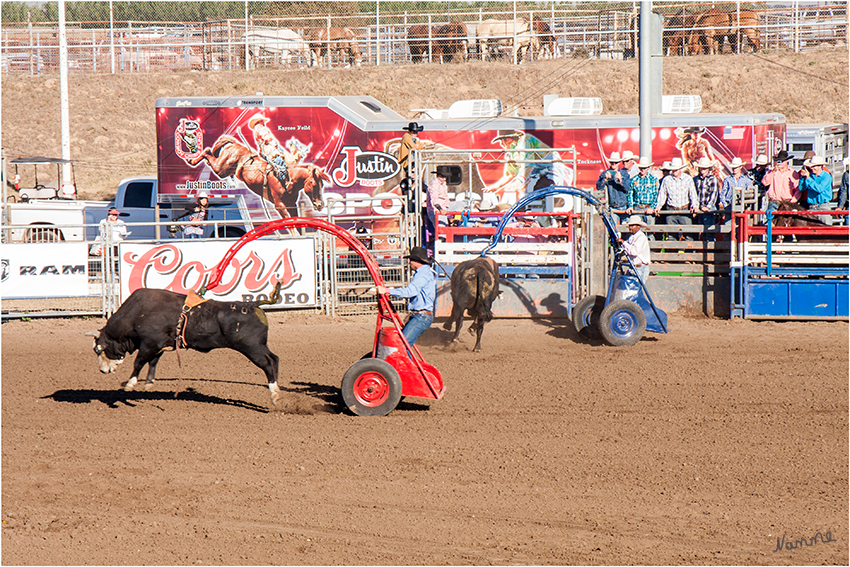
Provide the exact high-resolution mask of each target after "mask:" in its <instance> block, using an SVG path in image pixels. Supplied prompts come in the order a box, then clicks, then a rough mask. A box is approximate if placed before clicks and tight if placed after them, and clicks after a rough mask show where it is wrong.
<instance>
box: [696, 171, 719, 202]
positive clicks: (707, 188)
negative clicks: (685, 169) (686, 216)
mask: <svg viewBox="0 0 850 567" xmlns="http://www.w3.org/2000/svg"><path fill="white" fill-rule="evenodd" d="M694 187H695V188H696V190H697V194H698V195H699V206H700V207H706V208H709V209H716V208H717V197H718V195H719V194H720V183H719V182H718V181H717V178H716V177H715V176H714V175H712V174H711V173H709V174H708V175H706V176H705V177H703V176H702V175H697V176H696V177H694Z"/></svg>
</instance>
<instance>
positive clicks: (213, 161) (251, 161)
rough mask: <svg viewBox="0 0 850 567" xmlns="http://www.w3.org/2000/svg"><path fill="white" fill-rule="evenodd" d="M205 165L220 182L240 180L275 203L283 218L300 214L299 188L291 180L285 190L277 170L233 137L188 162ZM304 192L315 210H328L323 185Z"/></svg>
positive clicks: (312, 186)
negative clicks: (298, 205) (324, 208)
mask: <svg viewBox="0 0 850 567" xmlns="http://www.w3.org/2000/svg"><path fill="white" fill-rule="evenodd" d="M202 161H205V162H206V163H207V165H208V166H209V167H210V169H212V171H213V173H215V174H216V176H218V178H219V179H225V178H227V177H232V178H234V179H238V180H239V181H241V182H242V183H244V184H245V186H246V187H247V188H248V189H250V190H251V191H252V192H254V193H256V194H257V195H258V196H260V197H261V198H262V199H265V200H266V201H271V202H272V203H274V207H275V209H277V211H278V212H279V213H280V216H281V217H283V218H286V217H289V216H292V214H291V213H290V211H296V210H297V204H296V201H297V199H298V191H293V189H294V187H295V185H294V183H293V181H292V179H291V178H290V180H289V182H288V183H287V184H286V186H285V187H284V186H282V185H281V182H280V180H279V179H278V178H277V177H276V176H275V174H274V168H273V167H272V166H271V165H269V163H268V162H267V161H266V160H264V159H263V158H262V157H260V155H259V154H257V153H256V152H254V151H252V150H251V149H250V148H248V147H247V146H245V145H244V144H242V143H241V142H240V141H239V140H237V139H236V138H234V137H233V136H228V135H226V134H225V135H222V136H220V137H219V138H218V140H216V141H215V144H213V147H212V148H204V151H203V152H201V154H200V155H199V156H197V157H195V158H192V159H189V160H186V163H188V164H189V165H191V166H192V167H194V166H196V165H198V164H199V163H201V162H202ZM292 169H293V170H295V169H296V168H294V167H293V168H292ZM308 187H309V188H308ZM303 189H304V193H305V194H306V195H307V197H308V198H309V199H310V201H311V202H312V203H313V206H314V207H315V208H316V209H319V210H321V209H322V207H323V206H324V202H323V201H322V189H323V187H322V184H321V183H320V184H318V185H317V186H316V185H309V186H308V185H307V184H304V186H303Z"/></svg>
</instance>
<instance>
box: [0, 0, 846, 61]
mask: <svg viewBox="0 0 850 567" xmlns="http://www.w3.org/2000/svg"><path fill="white" fill-rule="evenodd" d="M6 4H9V3H4V13H3V21H2V33H0V72H3V73H29V74H40V73H50V72H55V71H57V69H58V65H59V34H58V24H57V22H56V21H54V20H50V19H45V17H44V14H43V13H42V12H39V11H38V10H35V9H34V8H31V9H30V10H29V20H27V19H21V18H25V16H21V15H20V14H16V13H13V11H11V10H6V9H5V5H6ZM67 4H68V5H74V4H87V3H85V2H68V3H67ZM91 4H98V3H96V2H92V3H91ZM125 4H126V6H122V11H121V16H123V19H121V18H120V17H119V18H117V19H116V18H113V19H104V20H82V19H76V20H75V19H69V20H68V22H67V25H66V34H67V42H68V51H69V58H68V66H69V70H70V71H71V72H89V73H122V72H151V71H157V70H177V69H194V70H207V71H215V70H232V69H244V68H245V67H246V64H247V67H248V68H277V67H296V68H297V67H307V66H322V67H334V66H345V65H351V64H364V65H387V64H389V65H400V64H408V63H411V62H412V61H414V60H424V61H440V60H443V58H442V57H440V55H441V54H443V55H446V54H447V53H446V52H449V54H450V57H448V58H446V59H451V60H463V59H470V60H475V59H490V58H493V57H495V56H498V54H505V53H509V51H510V50H509V49H508V51H505V50H504V49H503V48H504V46H505V45H514V44H516V45H518V46H521V45H523V46H527V48H526V49H521V53H520V55H521V56H522V58H523V59H526V60H534V59H538V58H541V57H546V58H548V57H565V56H572V57H599V58H621V57H629V56H632V55H633V54H634V50H635V45H636V35H637V34H636V30H637V27H636V26H637V17H636V14H637V11H638V9H639V3H638V2H611V3H604V4H603V3H598V2H577V3H556V2H543V3H539V2H533V3H531V2H517V3H514V2H487V3H479V5H478V6H474V5H470V3H467V2H460V1H457V0H450V1H446V2H445V3H437V2H406V3H386V2H384V3H381V2H379V1H378V2H374V3H373V9H372V10H369V11H367V12H363V13H354V12H353V8H354V7H359V8H360V9H366V8H365V7H364V6H368V3H364V2H358V3H344V2H312V3H309V2H308V3H300V4H294V3H293V4H285V3H266V2H245V3H242V2H221V3H214V4H222V5H229V6H230V7H229V9H219V10H215V11H212V12H211V13H210V15H211V16H219V15H225V16H226V15H228V14H230V15H231V16H230V17H209V18H208V19H205V20H200V19H194V20H188V19H179V17H180V16H181V15H184V14H185V13H186V12H185V11H184V9H183V5H184V4H186V3H184V2H128V3H125ZM202 4H213V3H209V2H206V3H202ZM152 5H155V7H156V8H157V9H156V10H154V9H152V8H151V6H152ZM435 5H439V6H441V7H442V6H445V9H441V10H435V9H434V6H435ZM429 9H430V10H432V11H428V10H429ZM654 10H655V11H656V12H658V13H660V14H662V15H663V16H664V19H665V29H664V37H663V45H664V47H665V50H666V51H667V54H669V55H674V54H681V55H697V54H702V53H705V52H707V51H708V50H709V47H710V44H711V43H712V42H713V41H718V42H719V49H720V52H725V53H728V52H738V51H739V50H741V49H747V50H749V49H752V48H753V40H754V39H755V40H756V41H758V43H759V47H760V48H761V49H775V50H792V51H804V50H808V49H820V48H823V47H840V48H842V49H845V50H846V49H848V41H847V39H848V38H847V36H848V29H847V4H846V2H842V1H837V0H835V1H825V2H818V3H817V4H813V3H804V2H794V3H790V4H788V5H775V3H769V2H766V1H763V2H745V3H741V2H714V3H711V5H707V4H705V3H685V2H675V3H674V2H670V3H662V2H656V3H655V4H654ZM709 10H714V11H716V12H717V13H718V14H720V15H721V18H720V20H716V19H714V18H707V17H705V14H706V12H708V11H709ZM240 12H241V13H240ZM237 13H238V14H239V16H238V17H233V16H232V15H233V14H237ZM93 14H96V12H91V11H90V12H86V13H85V14H82V13H81V11H79V10H77V11H74V10H72V14H71V16H72V17H73V16H75V15H77V17H83V16H88V17H92V15H93ZM748 14H752V18H750V16H749V15H748ZM107 15H108V13H107ZM193 15H195V16H200V15H202V14H199V13H193ZM715 15H716V14H715ZM39 16H41V18H39ZM723 16H725V17H726V19H725V20H724V19H723ZM487 20H499V21H514V20H515V21H517V27H516V28H515V29H510V30H508V31H505V30H502V31H498V30H494V29H491V28H487V30H489V31H487V32H486V34H485V33H484V32H483V31H482V30H484V29H485V28H484V26H482V23H483V22H485V21H487ZM451 22H460V23H462V24H463V27H461V28H448V27H446V26H445V25H446V24H449V23H451ZM523 22H525V23H524V24H523ZM523 25H524V26H525V27H522V26H523ZM416 26H419V27H416ZM742 40H744V41H742ZM494 45H502V49H501V50H499V49H496V50H494V49H492V47H493V46H494ZM458 46H461V47H460V48H458ZM417 53H418V54H419V55H418V58H417ZM508 59H509V57H508Z"/></svg>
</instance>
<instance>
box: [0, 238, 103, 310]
mask: <svg viewBox="0 0 850 567" xmlns="http://www.w3.org/2000/svg"><path fill="white" fill-rule="evenodd" d="M0 256H2V267H3V275H2V285H0V296H2V297H3V298H5V299H30V298H37V297H85V296H87V295H89V288H88V277H87V275H86V265H87V263H88V246H87V245H86V243H85V242H56V243H44V244H4V245H3V247H2V253H0Z"/></svg>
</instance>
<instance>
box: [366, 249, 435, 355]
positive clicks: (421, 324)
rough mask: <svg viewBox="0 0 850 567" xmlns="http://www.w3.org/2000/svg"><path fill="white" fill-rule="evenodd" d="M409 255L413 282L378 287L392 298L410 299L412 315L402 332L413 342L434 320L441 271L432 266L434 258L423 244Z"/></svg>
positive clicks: (379, 291) (379, 290) (411, 250)
mask: <svg viewBox="0 0 850 567" xmlns="http://www.w3.org/2000/svg"><path fill="white" fill-rule="evenodd" d="M405 258H406V259H407V260H409V261H410V269H411V270H412V271H413V277H412V278H411V279H410V284H408V285H407V286H405V287H398V288H394V289H387V288H386V287H384V286H377V287H376V288H375V289H376V290H377V292H378V293H381V294H384V293H388V294H389V295H390V296H392V297H400V298H408V299H410V301H409V302H408V304H407V311H408V312H409V313H410V315H409V316H408V317H407V321H405V323H404V328H403V329H402V333H403V334H404V338H405V339H407V342H408V343H410V344H411V345H412V344H413V343H415V342H416V339H418V338H419V335H421V334H422V333H424V332H425V330H426V329H427V328H428V327H430V326H431V323H432V322H433V321H434V303H435V301H436V299H437V274H436V272H434V269H433V268H432V267H431V264H433V263H434V260H433V259H432V258H429V257H428V251H427V250H425V249H424V248H422V247H421V246H414V247H413V248H411V249H410V253H409V254H408V255H407V256H405Z"/></svg>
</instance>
